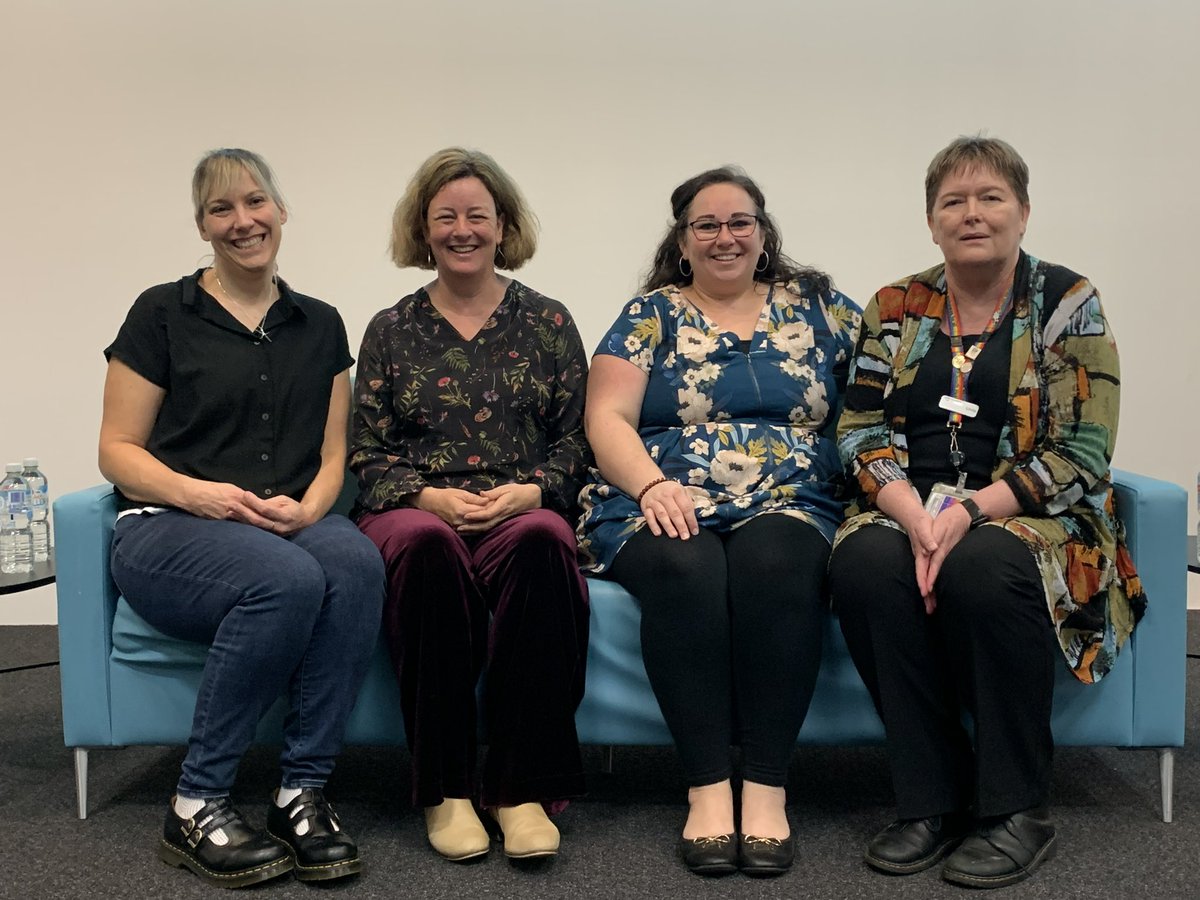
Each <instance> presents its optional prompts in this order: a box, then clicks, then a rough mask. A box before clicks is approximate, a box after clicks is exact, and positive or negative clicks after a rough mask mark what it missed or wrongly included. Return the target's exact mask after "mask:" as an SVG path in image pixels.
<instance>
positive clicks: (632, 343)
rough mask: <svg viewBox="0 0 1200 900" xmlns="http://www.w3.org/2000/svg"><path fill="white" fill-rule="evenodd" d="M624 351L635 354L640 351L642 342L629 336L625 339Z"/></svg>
mask: <svg viewBox="0 0 1200 900" xmlns="http://www.w3.org/2000/svg"><path fill="white" fill-rule="evenodd" d="M625 349H626V350H627V351H628V352H629V353H637V352H638V351H639V350H641V349H642V342H641V341H639V340H638V339H637V338H635V337H634V336H633V335H632V334H631V335H629V337H627V338H625Z"/></svg>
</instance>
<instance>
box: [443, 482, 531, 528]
mask: <svg viewBox="0 0 1200 900" xmlns="http://www.w3.org/2000/svg"><path fill="white" fill-rule="evenodd" d="M479 496H480V497H482V498H483V499H484V500H487V501H488V504H487V506H482V507H480V508H479V509H473V510H471V511H470V512H468V513H467V514H466V515H464V516H463V524H462V525H459V526H458V529H457V530H458V531H459V532H461V533H462V534H480V533H482V532H484V531H490V530H491V529H493V528H495V527H496V526H497V525H499V524H500V523H501V522H503V521H504V520H505V519H509V518H512V517H513V516H515V515H517V514H518V513H523V512H525V511H526V510H530V509H538V508H540V507H541V505H542V489H541V488H540V487H538V486H537V485H536V484H502V485H500V486H499V487H494V488H490V489H488V490H486V491H480V492H479Z"/></svg>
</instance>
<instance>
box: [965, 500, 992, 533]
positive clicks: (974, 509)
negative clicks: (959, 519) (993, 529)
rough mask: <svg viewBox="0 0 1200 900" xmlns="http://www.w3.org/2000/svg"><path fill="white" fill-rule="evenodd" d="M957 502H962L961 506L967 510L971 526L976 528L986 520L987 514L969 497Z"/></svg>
mask: <svg viewBox="0 0 1200 900" xmlns="http://www.w3.org/2000/svg"><path fill="white" fill-rule="evenodd" d="M958 502H959V503H961V504H962V508H963V509H965V510H966V511H967V515H968V516H970V517H971V527H972V528H978V527H979V526H980V525H982V524H983V523H984V522H987V521H988V517H987V514H986V513H984V511H983V510H982V509H980V508H979V504H978V503H976V502H975V501H974V500H972V499H971V498H970V497H968V498H967V499H965V500H959V501H958Z"/></svg>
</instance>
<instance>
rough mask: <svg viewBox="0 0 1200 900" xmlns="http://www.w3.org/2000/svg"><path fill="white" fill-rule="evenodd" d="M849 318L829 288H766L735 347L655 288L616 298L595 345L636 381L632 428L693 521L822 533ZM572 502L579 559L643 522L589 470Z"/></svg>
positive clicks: (834, 479) (830, 505)
mask: <svg viewBox="0 0 1200 900" xmlns="http://www.w3.org/2000/svg"><path fill="white" fill-rule="evenodd" d="M858 324H859V309H858V307H857V306H856V305H855V304H854V303H853V301H851V300H850V299H849V298H847V297H845V296H844V295H842V294H840V293H838V292H837V291H833V290H830V291H828V292H826V293H823V294H818V293H817V292H815V291H813V290H811V289H809V288H808V286H807V285H806V284H804V283H802V282H791V283H788V284H778V285H773V286H771V287H770V288H769V292H768V295H767V298H766V301H765V303H764V304H763V310H762V313H761V314H760V316H759V319H758V323H757V326H756V328H755V331H754V336H753V337H752V338H751V339H750V341H749V349H748V351H743V350H742V349H741V348H740V346H739V344H740V342H739V339H738V337H737V335H736V334H735V333H733V332H728V331H721V329H720V328H718V327H717V326H716V325H715V324H714V323H713V322H712V321H711V320H709V319H708V318H707V317H706V316H705V315H704V314H703V313H701V312H700V311H699V310H698V309H697V308H696V307H695V306H693V305H692V304H691V303H689V302H688V300H687V299H686V298H685V297H684V295H683V294H682V293H681V292H680V290H679V289H678V288H677V287H674V286H668V287H664V288H661V289H659V290H656V291H654V292H652V293H650V294H648V295H646V296H643V297H635V298H634V299H633V300H632V301H630V302H629V303H628V304H627V305H626V306H625V309H624V310H623V311H622V313H621V315H620V316H619V317H618V318H617V321H616V322H615V323H614V325H613V326H612V328H610V329H609V331H608V333H607V334H606V335H605V337H604V339H603V340H602V341H601V342H600V346H599V347H597V349H596V354H597V355H600V354H605V355H610V356H617V357H620V358H621V359H625V360H628V361H629V362H631V363H633V364H634V365H636V366H637V367H638V368H640V369H641V370H642V371H643V372H645V373H646V375H647V376H648V377H649V381H648V383H647V385H646V395H645V398H644V399H643V401H642V409H641V417H640V420H639V423H638V433H639V435H640V436H641V438H642V442H643V444H644V445H645V447H646V452H647V453H649V454H650V458H651V459H653V460H654V461H655V463H657V464H658V466H659V468H660V469H661V470H662V472H663V474H664V475H666V476H667V477H669V478H674V479H676V480H678V481H679V482H681V483H682V484H683V485H685V486H686V487H687V488H688V491H689V492H690V493H691V496H692V501H693V503H694V505H695V509H696V516H697V519H698V521H699V522H700V524H701V526H702V527H705V528H716V529H719V530H728V529H732V528H736V527H737V526H738V525H741V524H742V523H744V522H746V521H748V520H750V519H751V518H753V517H754V516H757V515H761V514H763V513H783V514H786V515H790V516H795V517H796V518H799V519H802V520H804V521H805V522H808V523H809V524H810V525H812V526H813V527H815V528H817V529H819V530H820V531H821V532H822V533H823V534H824V535H825V536H826V537H827V538H830V539H832V537H833V533H834V531H835V529H836V528H837V525H838V523H839V522H840V521H841V520H842V501H841V490H842V486H843V480H844V479H843V469H842V464H841V461H840V459H839V458H838V454H837V448H836V443H835V441H834V439H833V436H832V433H831V426H832V423H833V422H834V421H835V420H836V416H837V409H838V403H839V399H840V397H841V394H842V390H843V388H844V387H845V384H846V375H847V372H848V369H849V359H850V353H851V351H852V349H853V346H854V337H855V334H856V332H857V329H858ZM580 499H581V501H582V503H583V507H584V515H583V518H582V519H581V521H580V525H579V538H580V550H581V553H582V554H583V556H584V557H585V558H586V560H587V563H586V565H585V568H586V569H588V570H589V571H593V572H603V571H604V570H605V569H607V568H608V567H609V566H610V565H611V564H612V561H613V559H614V558H615V557H616V555H617V552H618V551H619V550H620V549H621V547H622V546H624V544H625V541H627V540H628V539H629V538H630V537H632V535H633V534H634V533H635V532H636V531H637V530H638V529H640V528H641V527H642V526H643V525H645V523H646V520H645V517H644V516H643V515H642V512H641V508H640V507H639V506H638V504H637V503H636V502H635V501H634V499H633V498H632V497H630V496H629V495H628V494H626V493H624V492H623V491H621V490H620V489H619V488H617V487H615V486H614V485H611V484H609V483H608V482H607V481H606V480H605V479H604V478H603V476H602V475H601V474H600V473H599V471H597V470H596V469H592V471H591V481H590V483H589V484H588V486H587V487H586V488H585V489H584V491H583V494H582V495H581V497H580Z"/></svg>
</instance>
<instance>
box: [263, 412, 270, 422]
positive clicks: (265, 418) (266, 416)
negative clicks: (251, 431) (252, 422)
mask: <svg viewBox="0 0 1200 900" xmlns="http://www.w3.org/2000/svg"><path fill="white" fill-rule="evenodd" d="M262 420H263V421H264V422H269V421H271V414H270V413H263V414H262Z"/></svg>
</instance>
